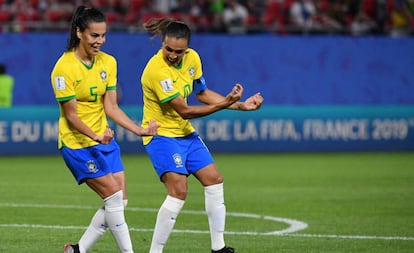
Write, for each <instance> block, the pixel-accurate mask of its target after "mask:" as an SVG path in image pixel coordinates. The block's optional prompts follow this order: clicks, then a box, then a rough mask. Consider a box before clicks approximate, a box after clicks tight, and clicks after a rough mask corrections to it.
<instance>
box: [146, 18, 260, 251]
mask: <svg viewBox="0 0 414 253" xmlns="http://www.w3.org/2000/svg"><path fill="white" fill-rule="evenodd" d="M144 27H145V29H146V30H147V31H149V32H151V33H153V34H154V35H161V43H162V48H161V49H160V50H159V51H158V52H157V53H156V54H155V55H154V56H153V57H152V58H151V59H150V60H149V62H148V63H147V65H146V67H145V69H144V72H143V73H142V77H141V83H142V89H143V94H144V115H143V126H148V125H149V123H150V119H155V120H156V121H157V123H159V124H160V128H159V129H158V134H157V135H156V136H149V137H144V138H143V142H144V145H145V148H146V151H147V153H148V154H149V156H150V158H151V161H152V164H153V166H154V168H155V170H156V172H157V174H158V176H159V178H160V180H161V181H162V182H163V183H164V185H165V186H166V188H167V194H168V195H167V197H166V199H165V200H164V202H163V203H162V205H161V208H160V209H159V212H158V215H157V221H156V224H155V230H154V234H153V238H152V243H151V249H150V253H160V252H162V251H163V248H164V245H165V244H166V243H167V240H168V238H169V236H170V234H171V231H172V230H173V226H174V224H175V220H176V217H177V216H178V214H179V213H180V211H181V209H182V207H183V205H184V202H185V198H186V195H187V176H189V175H194V176H195V177H196V178H197V179H198V181H200V183H201V184H202V186H203V187H204V192H205V208H206V212H207V216H208V221H209V226H210V236H211V248H212V251H211V252H220V253H232V252H235V250H234V248H231V247H227V246H226V245H225V242H224V227H225V216H226V209H225V205H224V194H223V177H222V175H221V174H220V172H219V171H218V170H217V167H216V165H215V163H214V160H213V158H212V156H211V154H210V152H209V150H208V149H207V147H206V146H205V145H204V143H203V141H202V140H201V138H200V136H199V135H198V134H197V132H196V131H195V129H194V128H193V126H192V125H191V123H190V121H189V119H192V118H197V117H202V116H205V115H208V114H211V113H214V112H216V111H219V110H222V109H225V108H228V109H233V110H243V111H247V110H257V109H259V108H260V106H261V104H262V102H263V97H262V96H261V95H260V93H257V94H255V95H253V96H251V97H249V98H248V99H247V100H245V101H244V102H239V101H238V100H239V99H240V97H241V95H242V92H243V87H242V85H240V84H236V85H235V86H234V87H233V89H232V91H231V92H230V93H229V94H228V95H227V96H225V97H224V96H222V95H220V94H218V93H216V92H214V91H212V90H210V89H208V88H207V84H206V82H205V80H204V78H203V72H202V66H201V60H200V57H199V55H198V53H197V52H196V51H195V50H194V49H191V48H189V43H190V37H191V31H190V29H189V27H188V26H187V25H186V24H185V23H182V22H179V21H175V20H172V19H169V18H162V19H152V20H150V21H149V22H147V23H146V24H144ZM192 92H194V93H195V94H196V96H197V99H198V100H199V101H200V102H202V103H204V105H197V106H191V105H188V104H187V97H188V96H189V95H190V94H191V93H192Z"/></svg>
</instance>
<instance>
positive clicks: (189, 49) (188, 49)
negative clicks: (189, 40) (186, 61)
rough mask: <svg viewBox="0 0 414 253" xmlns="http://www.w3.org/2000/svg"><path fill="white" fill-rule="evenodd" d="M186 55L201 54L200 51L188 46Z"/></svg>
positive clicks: (195, 55) (197, 55) (196, 55)
mask: <svg viewBox="0 0 414 253" xmlns="http://www.w3.org/2000/svg"><path fill="white" fill-rule="evenodd" d="M186 55H187V56H192V57H200V55H199V54H198V52H197V51H196V50H195V49H193V48H190V47H189V48H187V50H186Z"/></svg>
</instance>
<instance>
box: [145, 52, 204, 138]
mask: <svg viewBox="0 0 414 253" xmlns="http://www.w3.org/2000/svg"><path fill="white" fill-rule="evenodd" d="M202 75H203V72H202V66H201V60H200V56H199V55H198V53H197V52H196V51H194V50H193V49H191V48H189V49H187V50H186V52H185V55H184V56H183V58H182V60H181V63H180V64H179V65H178V66H169V65H168V64H167V62H166V61H165V60H164V57H163V54H162V50H159V51H158V52H157V53H156V54H155V55H154V56H153V57H152V58H151V59H150V60H149V61H148V63H147V65H146V66H145V69H144V71H143V73H142V76H141V84H142V92H143V100H144V106H143V120H142V127H147V126H148V122H149V121H150V120H151V119H155V121H156V122H157V124H159V125H160V127H159V128H158V135H161V136H166V137H183V136H186V135H189V134H191V133H192V132H194V131H195V130H194V127H193V126H192V125H191V123H190V121H189V120H187V119H183V118H182V117H181V116H180V115H179V114H178V113H177V112H176V111H175V110H174V109H173V108H172V107H171V106H170V105H169V104H168V102H169V101H170V100H172V99H174V98H176V97H178V96H182V97H183V98H184V100H185V101H187V98H188V96H189V95H190V94H191V92H192V91H193V81H194V80H197V79H199V78H200V77H201V76H202ZM151 139H152V136H146V137H143V138H142V140H143V143H144V145H146V144H148V143H149V142H150V141H151Z"/></svg>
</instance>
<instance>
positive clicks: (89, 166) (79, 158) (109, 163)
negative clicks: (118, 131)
mask: <svg viewBox="0 0 414 253" xmlns="http://www.w3.org/2000/svg"><path fill="white" fill-rule="evenodd" d="M60 153H61V155H62V157H63V160H64V161H65V163H66V166H67V167H68V168H69V169H70V171H71V172H72V175H73V176H74V177H75V179H76V181H77V182H78V184H81V183H83V182H84V181H85V180H86V179H90V178H98V177H102V176H105V175H107V174H109V173H117V172H120V171H123V170H124V165H123V163H122V160H121V151H120V148H119V145H118V143H116V141H115V140H112V141H111V142H110V143H109V144H98V145H95V146H91V147H87V148H81V149H71V148H68V147H63V148H61V149H60Z"/></svg>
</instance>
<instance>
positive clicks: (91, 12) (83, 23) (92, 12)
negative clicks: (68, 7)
mask: <svg viewBox="0 0 414 253" xmlns="http://www.w3.org/2000/svg"><path fill="white" fill-rule="evenodd" d="M90 22H97V23H100V22H106V18H105V15H104V14H103V13H102V12H101V11H100V10H98V9H95V8H88V7H86V6H79V7H78V8H76V11H75V12H74V13H73V16H72V23H71V27H70V37H69V40H68V44H67V47H66V50H67V51H70V50H72V49H74V48H76V47H78V46H79V38H78V36H77V35H76V30H77V29H78V28H79V30H80V31H81V32H83V31H85V29H86V28H88V26H89V23H90Z"/></svg>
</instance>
